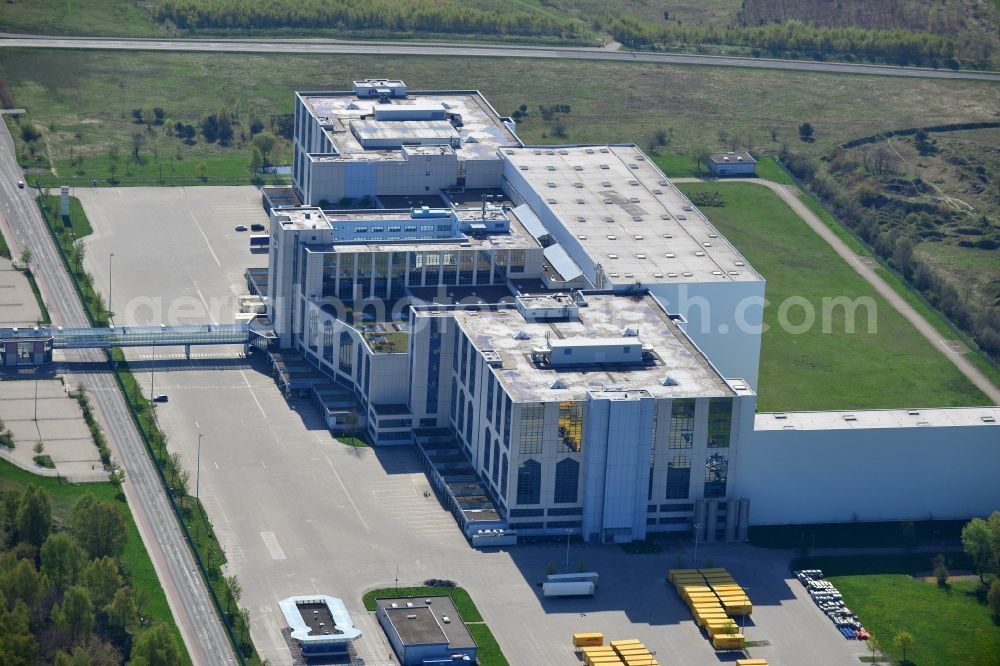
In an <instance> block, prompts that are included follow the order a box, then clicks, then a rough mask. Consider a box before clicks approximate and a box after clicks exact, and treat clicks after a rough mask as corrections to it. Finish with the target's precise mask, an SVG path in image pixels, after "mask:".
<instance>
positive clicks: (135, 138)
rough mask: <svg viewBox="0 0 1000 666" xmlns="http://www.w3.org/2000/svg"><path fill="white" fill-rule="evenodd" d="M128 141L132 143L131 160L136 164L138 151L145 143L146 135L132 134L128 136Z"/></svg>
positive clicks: (140, 133)
mask: <svg viewBox="0 0 1000 666" xmlns="http://www.w3.org/2000/svg"><path fill="white" fill-rule="evenodd" d="M129 139H130V140H131V141H132V159H133V160H135V161H136V162H138V161H139V149H140V148H142V145H143V144H144V143H146V135H145V134H143V133H142V132H132V133H131V134H130V135H129Z"/></svg>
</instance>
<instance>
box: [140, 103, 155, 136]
mask: <svg viewBox="0 0 1000 666" xmlns="http://www.w3.org/2000/svg"><path fill="white" fill-rule="evenodd" d="M140 117H141V118H142V122H143V123H145V125H146V129H148V130H150V131H152V130H153V123H154V122H156V113H155V112H154V111H153V109H151V108H149V107H146V108H144V109H143V110H142V112H141V116H140Z"/></svg>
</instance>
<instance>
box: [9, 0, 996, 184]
mask: <svg viewBox="0 0 1000 666" xmlns="http://www.w3.org/2000/svg"><path fill="white" fill-rule="evenodd" d="M18 1H19V2H23V1H25V0H18ZM376 69H377V70H379V71H389V72H393V75H394V76H398V77H400V78H402V79H404V80H405V81H406V82H407V84H408V85H409V86H410V87H411V88H413V89H415V90H420V89H435V88H437V89H441V88H449V89H478V90H481V91H482V92H483V93H484V94H485V95H486V97H487V98H488V99H489V101H490V102H491V103H492V104H493V106H494V107H495V108H496V109H497V110H498V111H499V112H500V113H501V114H505V115H506V114H510V113H511V112H513V111H514V110H515V109H517V108H518V106H519V105H521V104H525V105H526V106H527V107H528V115H527V116H526V118H525V119H523V121H522V122H521V123H520V124H519V126H518V135H519V136H520V137H521V138H522V139H523V140H524V141H525V142H526V143H529V144H532V143H586V142H591V143H593V142H628V143H637V144H639V145H644V144H645V142H646V141H647V139H648V138H649V137H650V136H652V135H653V133H654V132H656V131H657V130H660V129H662V130H665V131H669V130H673V132H672V134H670V142H669V145H667V146H664V147H663V148H662V151H663V152H664V153H670V154H681V155H685V154H694V153H696V152H697V149H699V148H708V149H714V148H716V147H717V146H718V145H728V141H723V140H721V139H720V137H721V136H727V137H733V136H736V137H740V138H741V140H745V137H747V136H748V135H749V136H750V139H751V142H752V143H753V144H754V146H755V147H757V148H758V149H763V150H777V148H778V147H779V146H780V145H781V142H783V141H788V142H792V141H798V139H797V136H798V129H797V128H798V124H799V123H801V122H803V121H804V120H809V121H810V122H811V123H812V124H813V126H814V127H815V128H816V141H815V143H812V144H804V143H801V142H799V143H797V144H796V149H797V150H803V151H805V152H808V153H810V154H813V155H819V154H821V153H822V152H824V151H826V150H828V149H830V148H831V147H833V146H835V145H839V144H840V143H843V142H844V141H846V140H849V139H852V138H855V137H856V136H859V135H864V134H870V133H873V132H877V131H881V130H883V129H884V128H885V127H887V126H890V127H911V126H921V125H929V124H934V123H944V122H963V121H972V120H980V119H981V117H982V116H984V115H989V114H992V113H993V111H994V110H995V109H996V108H997V107H1000V87H998V86H995V85H992V84H990V83H989V82H978V81H958V80H956V81H949V80H943V79H941V80H926V81H924V80H921V81H912V80H907V79H896V78H891V77H878V78H875V77H870V76H869V77H866V76H846V75H833V74H824V73H810V72H776V71H771V70H764V69H761V70H737V69H733V68H724V67H687V66H672V65H657V64H651V63H615V62H574V61H572V60H531V59H499V58H421V57H410V56H406V57H403V56H397V57H371V56H350V55H337V56H325V55H308V56H305V55H301V56H300V55H294V56H286V55H272V56H269V55H254V54H219V53H211V54H206V53H152V52H151V53H121V52H101V51H86V52H84V51H79V52H74V51H67V50H44V49H31V50H28V49H3V50H2V51H0V79H2V80H3V81H4V82H5V83H6V85H7V86H8V88H9V89H10V91H11V94H12V95H13V98H14V101H15V103H16V104H17V105H18V106H22V107H25V108H27V109H28V112H29V118H30V119H31V120H32V121H33V122H35V123H36V124H37V125H38V126H39V127H40V128H41V129H42V132H43V134H44V135H45V136H44V138H45V141H46V142H47V145H48V146H50V150H51V153H52V155H51V158H52V163H53V164H54V165H55V168H56V169H57V171H58V173H59V176H60V177H61V178H72V179H75V180H74V181H73V182H74V183H76V184H78V185H87V184H90V182H91V181H92V180H93V179H94V178H97V179H103V178H106V177H108V176H110V174H109V173H108V165H109V162H110V153H111V152H113V151H111V147H112V146H117V150H118V154H119V162H120V166H119V169H118V171H117V172H116V174H115V176H116V178H117V179H119V180H120V181H121V182H122V183H129V184H131V183H144V184H148V183H150V182H152V183H157V182H159V178H160V169H161V167H162V169H163V177H164V182H167V183H171V182H190V181H187V180H184V179H189V178H190V177H191V176H192V175H193V174H195V171H194V168H195V167H194V165H196V164H197V163H198V162H205V164H206V167H207V171H208V173H207V176H208V179H209V181H213V180H215V179H217V178H237V177H239V178H242V179H244V181H246V180H248V179H249V173H248V171H247V169H246V165H247V161H248V157H249V149H248V147H247V145H246V143H245V141H244V139H243V138H242V136H241V135H242V134H243V133H244V132H243V130H244V129H245V128H246V126H247V121H248V119H249V118H250V117H251V116H254V115H255V116H257V117H259V118H261V119H263V120H264V121H265V124H266V123H267V122H269V120H270V118H271V117H272V116H273V115H276V114H284V113H290V112H291V111H292V102H293V95H292V93H293V92H294V91H295V90H344V89H349V88H350V82H351V80H352V79H356V78H357V77H358V76H360V75H361V73H364V72H372V71H373V70H376ZM568 82H573V85H567V83H568ZM862 97H863V98H864V99H865V104H863V105H858V104H857V103H856V100H857V99H859V98H862ZM955 99H962V100H963V103H962V104H961V105H956V104H954V103H953V100H955ZM550 104H569V105H570V106H571V112H570V113H569V114H566V115H562V114H560V120H561V121H562V122H563V123H564V124H565V126H566V136H565V137H556V136H555V135H554V133H553V122H552V121H545V120H543V119H542V118H541V114H540V113H539V111H538V107H539V105H550ZM237 105H238V107H239V116H240V119H241V122H240V123H239V124H238V125H237V126H236V138H235V141H234V143H233V145H231V146H228V147H219V146H218V145H216V144H211V145H209V144H205V143H204V141H203V140H202V139H201V138H200V137H199V138H198V140H197V143H196V144H195V145H192V146H188V145H186V144H184V143H183V142H182V141H180V140H178V139H177V138H176V137H173V136H169V135H168V134H167V132H166V129H165V128H166V126H165V125H164V126H155V125H154V126H153V131H152V132H149V131H148V130H147V129H146V128H145V127H144V126H143V125H136V124H135V123H133V122H132V116H131V112H132V109H134V108H143V107H162V108H163V109H164V110H165V113H166V118H167V119H170V120H173V121H181V122H183V123H186V124H197V123H198V122H199V121H200V119H201V118H202V117H204V116H205V115H206V114H208V113H211V112H215V111H218V110H219V108H220V107H227V108H229V109H231V110H235V109H236V107H237ZM692 110H696V111H692ZM846 119H850V121H851V122H850V123H847V122H845V120H846ZM8 122H10V123H12V124H15V121H13V120H9V121H8ZM770 128H775V129H776V131H777V140H776V141H771V139H770ZM13 129H14V130H15V134H17V127H16V125H15V126H13ZM133 131H139V132H140V133H142V132H146V134H147V136H146V138H145V143H144V144H143V145H142V146H141V148H140V151H139V154H140V160H139V162H138V163H129V160H128V158H129V157H130V154H131V133H132V132H133ZM154 148H155V149H156V151H157V152H156V154H154V152H153V150H154ZM18 153H19V155H20V153H21V151H20V150H19V151H18ZM178 157H179V159H178ZM273 157H274V159H273V160H272V161H273V162H275V163H287V162H288V160H289V159H290V157H291V150H290V147H289V145H288V144H287V142H283V144H282V146H281V147H279V149H278V150H277V152H276V153H275V155H274V156H273ZM81 159H82V163H80V162H79V160H81ZM665 159H666V160H667V171H668V173H672V174H673V175H683V172H682V171H678V167H680V168H682V169H688V170H689V169H690V160H689V159H684V160H681V161H678V162H674V163H672V164H671V163H670V158H665ZM71 161H75V162H77V163H76V164H71ZM171 169H172V170H171ZM78 171H82V172H83V173H82V174H78V173H77V172H78ZM29 177H30V178H32V179H33V178H34V175H33V174H32V175H30V176H29ZM173 179H176V180H173ZM46 182H47V183H48V184H51V185H56V184H59V183H58V182H57V180H55V179H53V180H51V181H46ZM218 182H226V181H224V180H218Z"/></svg>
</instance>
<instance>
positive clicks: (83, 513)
mask: <svg viewBox="0 0 1000 666" xmlns="http://www.w3.org/2000/svg"><path fill="white" fill-rule="evenodd" d="M70 529H71V531H72V532H73V536H75V537H76V538H77V539H78V540H79V541H80V545H82V546H83V547H84V549H86V551H87V554H88V555H89V556H90V557H91V558H97V557H104V556H106V555H110V556H111V557H118V556H119V555H121V553H122V548H124V547H125V539H126V537H127V535H128V532H127V531H126V526H125V514H124V513H122V510H121V509H119V508H118V507H117V506H116V505H115V504H114V503H112V502H108V501H105V500H100V499H97V498H96V497H94V496H93V495H92V494H91V493H87V494H86V495H84V496H83V497H81V498H80V499H78V500H77V501H76V504H75V505H74V506H73V513H72V514H71V515H70Z"/></svg>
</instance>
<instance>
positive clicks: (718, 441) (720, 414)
mask: <svg viewBox="0 0 1000 666" xmlns="http://www.w3.org/2000/svg"><path fill="white" fill-rule="evenodd" d="M732 427H733V399H732V398H712V399H711V400H709V402H708V447H709V448H710V449H725V448H728V447H729V437H730V432H731V431H732Z"/></svg>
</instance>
